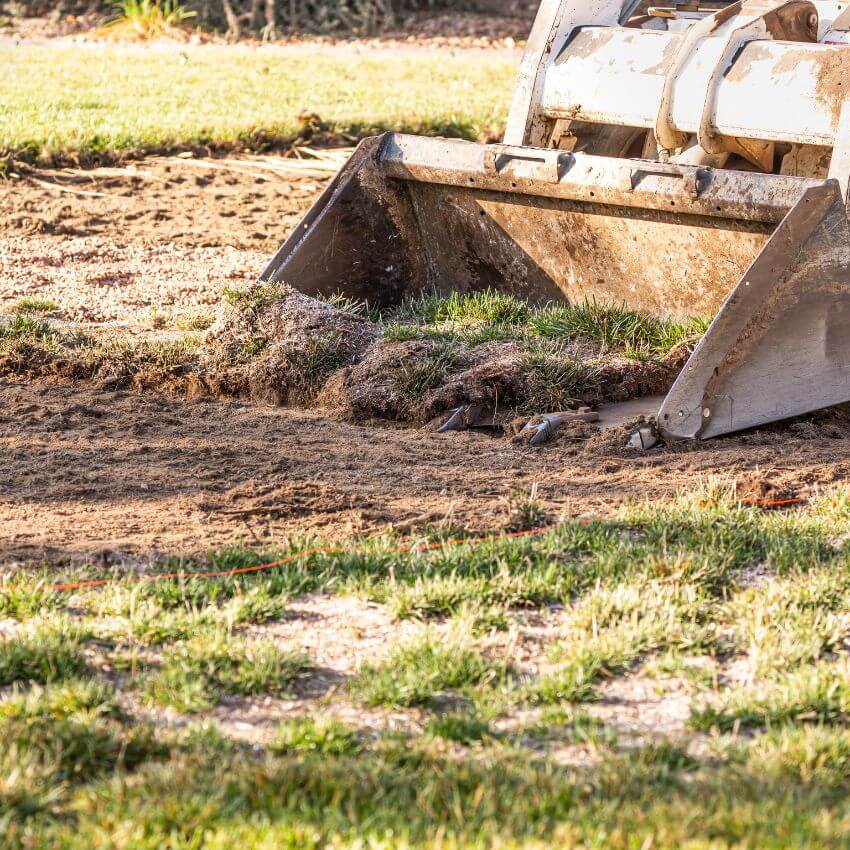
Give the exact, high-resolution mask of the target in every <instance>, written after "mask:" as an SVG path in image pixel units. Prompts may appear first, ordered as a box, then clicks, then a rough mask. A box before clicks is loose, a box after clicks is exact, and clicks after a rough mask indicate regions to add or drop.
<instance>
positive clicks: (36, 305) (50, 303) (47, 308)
mask: <svg viewBox="0 0 850 850" xmlns="http://www.w3.org/2000/svg"><path fill="white" fill-rule="evenodd" d="M58 309H59V305H58V304H57V303H56V302H55V301H54V300H53V299H52V298H38V297H36V296H34V295H29V296H26V297H24V298H19V299H18V300H17V301H16V302H15V303H14V304H13V305H12V311H13V312H15V313H54V312H56V310H58Z"/></svg>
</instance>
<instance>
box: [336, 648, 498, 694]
mask: <svg viewBox="0 0 850 850" xmlns="http://www.w3.org/2000/svg"><path fill="white" fill-rule="evenodd" d="M510 673H511V668H510V665H509V664H508V663H507V662H504V661H503V662H493V661H489V660H487V659H486V658H484V657H483V656H482V655H480V654H479V653H478V652H476V651H474V650H472V649H468V648H466V647H464V646H462V645H460V644H458V643H451V642H447V643H439V642H438V641H436V640H435V639H434V638H432V637H430V636H426V637H425V638H424V639H422V640H419V641H415V642H412V643H410V644H408V645H406V646H402V647H400V648H399V649H397V650H396V651H395V652H394V653H393V654H392V655H391V656H390V658H388V659H387V660H386V661H385V662H384V663H382V664H378V665H372V664H367V665H365V666H364V667H363V668H362V669H361V670H360V673H359V674H358V676H357V677H356V678H355V679H354V680H353V681H352V682H351V690H352V693H353V694H354V695H355V696H357V697H358V698H359V699H360V700H361V701H362V702H363V703H364V704H366V705H370V706H375V705H389V706H396V707H413V706H424V707H427V706H430V705H432V704H433V702H434V699H435V697H437V696H438V695H440V694H445V693H446V692H448V691H464V690H468V689H469V688H471V687H472V686H479V685H500V684H503V683H505V681H506V680H507V678H508V676H509V675H510Z"/></svg>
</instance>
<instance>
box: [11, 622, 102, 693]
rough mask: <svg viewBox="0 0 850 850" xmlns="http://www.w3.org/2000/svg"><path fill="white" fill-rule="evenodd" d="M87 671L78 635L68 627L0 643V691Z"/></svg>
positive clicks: (51, 629)
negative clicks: (7, 687) (15, 685)
mask: <svg viewBox="0 0 850 850" xmlns="http://www.w3.org/2000/svg"><path fill="white" fill-rule="evenodd" d="M87 669H88V665H87V664H86V660H85V657H84V655H83V652H82V641H81V636H80V632H79V630H78V629H77V628H75V627H74V626H72V625H70V624H62V625H58V626H45V627H42V628H39V629H38V630H36V631H33V632H30V633H26V634H23V635H15V636H13V637H8V638H5V639H2V640H0V687H4V686H5V685H11V684H14V683H16V682H18V683H25V682H35V683H38V684H44V683H46V682H56V681H60V680H62V679H69V678H73V677H75V676H80V675H83V674H84V673H86V671H87Z"/></svg>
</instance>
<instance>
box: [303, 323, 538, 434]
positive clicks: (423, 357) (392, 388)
mask: <svg viewBox="0 0 850 850" xmlns="http://www.w3.org/2000/svg"><path fill="white" fill-rule="evenodd" d="M442 351H445V347H444V346H442V345H441V344H440V343H436V342H433V341H431V340H413V341H410V342H387V341H382V342H380V343H378V344H376V345H374V346H373V347H372V348H371V349H370V350H369V352H368V354H367V356H366V357H365V358H364V359H363V360H362V361H361V362H360V363H357V364H356V365H353V366H349V367H348V368H346V369H342V370H340V371H339V372H337V373H336V374H334V375H333V376H331V378H330V379H329V380H328V382H327V383H326V384H325V386H324V388H323V389H322V391H321V393H320V394H319V396H318V398H317V400H316V401H317V403H318V404H320V405H321V406H322V407H325V408H327V409H329V410H332V411H333V412H334V413H336V414H337V415H338V416H341V417H342V418H344V419H348V420H350V421H359V420H369V419H391V420H398V421H407V422H416V423H420V424H421V423H424V422H428V421H429V420H431V419H433V418H434V417H435V416H437V415H439V414H442V413H444V412H445V411H447V410H450V409H451V408H453V407H458V406H460V405H463V404H474V403H478V402H481V403H485V404H491V405H493V406H495V407H497V408H498V407H503V408H505V409H506V410H507V409H509V408H510V407H512V406H514V405H515V404H517V403H518V401H519V400H520V398H521V395H522V374H521V371H520V369H519V365H518V358H519V354H520V349H519V347H518V346H517V345H516V344H515V343H491V344H489V345H481V346H478V347H476V348H474V349H472V350H469V349H467V348H465V347H463V346H460V345H457V346H454V347H453V348H452V353H451V358H452V363H451V367H450V368H447V369H446V371H445V373H444V374H440V372H439V371H438V369H437V368H436V367H432V366H431V365H430V364H431V363H433V362H434V359H435V358H437V361H438V362H439V358H440V356H441V352H442Z"/></svg>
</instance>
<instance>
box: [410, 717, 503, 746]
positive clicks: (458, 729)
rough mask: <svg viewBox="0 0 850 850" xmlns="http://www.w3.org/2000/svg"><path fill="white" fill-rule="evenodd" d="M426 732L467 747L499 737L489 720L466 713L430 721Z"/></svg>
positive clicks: (434, 718) (435, 718)
mask: <svg viewBox="0 0 850 850" xmlns="http://www.w3.org/2000/svg"><path fill="white" fill-rule="evenodd" d="M425 732H426V734H428V735H431V736H432V737H434V738H443V739H444V740H446V741H454V742H455V743H458V744H466V745H469V744H474V743H476V742H477V741H484V740H487V739H488V738H495V737H497V736H496V733H495V732H494V731H493V729H491V727H490V724H489V722H488V721H487V720H484V719H482V718H480V717H477V716H476V715H474V714H469V713H466V712H461V713H457V714H440V715H438V716H437V717H433V718H431V720H429V721H428V725H427V726H426V727H425Z"/></svg>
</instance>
